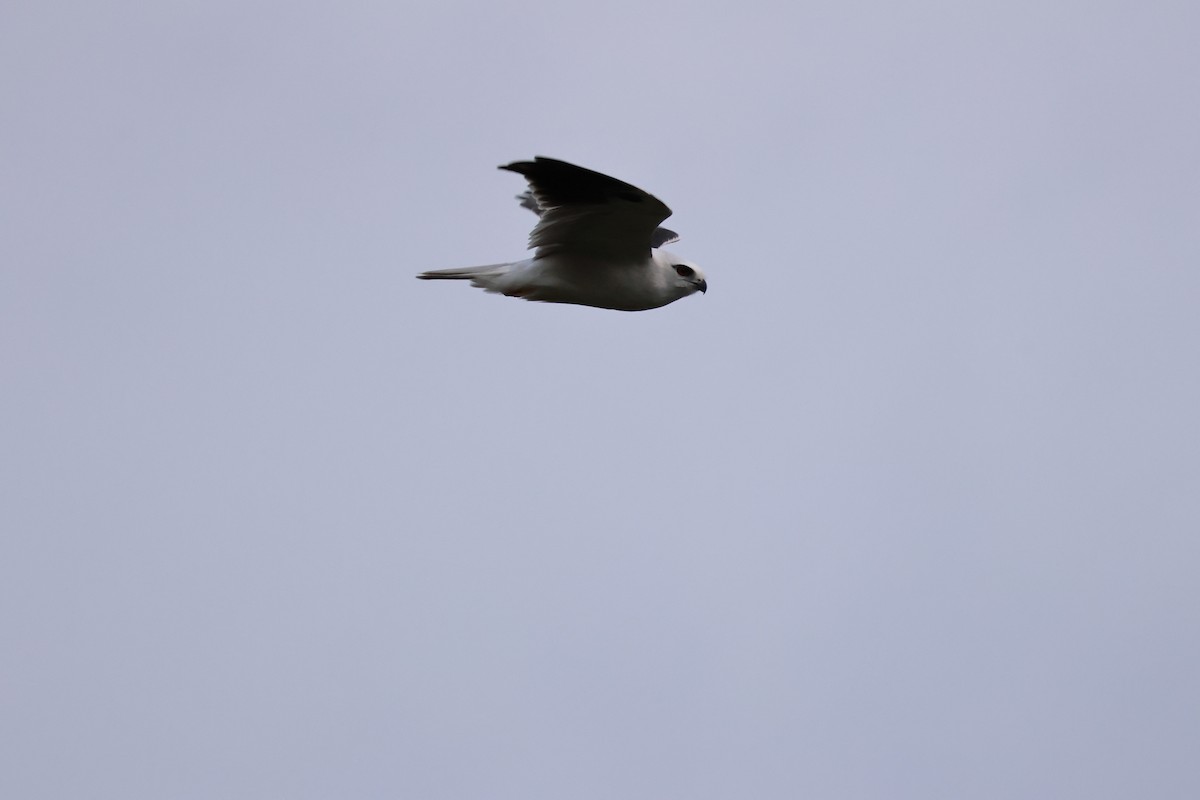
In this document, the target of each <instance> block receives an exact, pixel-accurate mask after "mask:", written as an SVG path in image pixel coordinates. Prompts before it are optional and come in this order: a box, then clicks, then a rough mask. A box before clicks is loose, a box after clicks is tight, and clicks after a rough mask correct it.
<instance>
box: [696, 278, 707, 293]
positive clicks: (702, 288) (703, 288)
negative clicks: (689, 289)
mask: <svg viewBox="0 0 1200 800" xmlns="http://www.w3.org/2000/svg"><path fill="white" fill-rule="evenodd" d="M696 288H697V289H699V290H700V294H708V281H706V280H700V281H697V282H696Z"/></svg>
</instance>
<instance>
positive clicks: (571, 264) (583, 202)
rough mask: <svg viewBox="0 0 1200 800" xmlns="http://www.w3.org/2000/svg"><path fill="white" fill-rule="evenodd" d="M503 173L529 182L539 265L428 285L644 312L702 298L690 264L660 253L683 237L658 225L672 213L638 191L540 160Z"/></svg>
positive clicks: (488, 270) (476, 271) (477, 272)
mask: <svg viewBox="0 0 1200 800" xmlns="http://www.w3.org/2000/svg"><path fill="white" fill-rule="evenodd" d="M501 169H506V170H510V171H512V172H517V173H520V174H521V175H524V176H525V177H526V179H528V181H529V186H530V191H529V192H527V193H526V194H524V195H522V196H521V198H520V199H521V204H522V205H524V206H525V207H526V208H530V209H531V210H533V211H535V212H536V213H537V214H538V216H539V217H540V220H539V222H538V224H537V226H535V227H534V229H533V232H532V233H531V234H530V237H529V246H530V247H531V248H534V249H535V253H534V256H533V258H528V259H525V260H523V261H515V262H508V263H501V264H491V265H488V266H482V267H464V268H459V269H443V270H430V271H428V272H423V273H421V274H420V275H418V276H417V277H418V278H422V279H425V280H469V281H471V283H472V285H474V286H478V287H479V288H481V289H484V290H486V291H489V292H497V293H500V294H505V295H508V296H510V297H521V298H524V299H526V300H538V301H542V302H546V303H574V304H577V305H586V306H596V307H598V308H611V309H615V310H618V311H646V310H648V309H651V308H660V307H661V306H665V305H667V304H668V303H672V302H674V301H676V300H678V299H680V298H681V297H687V296H688V295H690V294H694V293H695V292H704V291H706V290H707V289H708V284H707V282H706V281H705V279H704V276H703V275H702V274H701V273H700V271H699V270H698V269H697V268H696V267H695V266H694V265H692V264H689V263H687V262H686V261H683V260H682V259H680V258H678V257H677V256H674V255H672V254H671V253H668V252H667V251H666V250H663V249H662V248H661V245H663V244H669V243H671V242H673V241H675V240H676V239H677V238H678V237H677V236H676V235H675V234H674V233H673V232H671V231H668V230H666V229H665V228H659V227H658V224H659V223H660V222H662V221H663V220H665V219H666V218H667V217H669V216H670V215H671V210H670V209H669V208H667V207H666V205H664V204H663V203H662V202H661V201H659V200H658V199H657V198H656V197H654V196H653V195H650V194H647V193H646V192H643V191H642V190H641V189H638V188H637V187H636V186H631V185H630V184H627V183H624V182H623V181H619V180H617V179H616V178H610V177H608V176H607V175H602V174H600V173H598V172H593V171H591V170H588V169H584V168H583V167H577V166H575V165H573V164H568V163H566V162H565V161H556V160H554V159H549V158H543V157H541V156H539V157H537V158H536V159H534V160H533V161H518V162H514V163H512V164H508V165H505V166H502V167H501Z"/></svg>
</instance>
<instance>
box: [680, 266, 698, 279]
mask: <svg viewBox="0 0 1200 800" xmlns="http://www.w3.org/2000/svg"><path fill="white" fill-rule="evenodd" d="M675 272H676V274H678V275H679V277H681V278H690V277H692V276H693V275H695V274H696V270H694V269H692V268H691V267H689V266H688V265H687V264H676V265H675Z"/></svg>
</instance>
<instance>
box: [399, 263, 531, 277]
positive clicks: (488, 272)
mask: <svg viewBox="0 0 1200 800" xmlns="http://www.w3.org/2000/svg"><path fill="white" fill-rule="evenodd" d="M508 266H509V265H508V264H487V265H485V266H482V267H458V268H456V269H431V270H427V271H425V272H422V273H421V274H420V275H418V276H417V277H418V278H420V279H421V280H423V281H471V280H475V279H476V278H493V277H495V276H497V275H503V274H504V273H505V272H507V271H508V270H507V268H508Z"/></svg>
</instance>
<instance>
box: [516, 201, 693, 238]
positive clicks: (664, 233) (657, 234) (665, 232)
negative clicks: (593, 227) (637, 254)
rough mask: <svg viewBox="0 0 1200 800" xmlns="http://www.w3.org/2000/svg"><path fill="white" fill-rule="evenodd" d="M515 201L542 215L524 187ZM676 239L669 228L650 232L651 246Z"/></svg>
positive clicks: (675, 235)
mask: <svg viewBox="0 0 1200 800" xmlns="http://www.w3.org/2000/svg"><path fill="white" fill-rule="evenodd" d="M517 202H518V203H520V204H521V208H528V209H529V210H530V211H532V212H533V213H535V214H537V215H538V216H539V217H540V216H541V215H542V207H541V206H539V205H538V201H537V198H536V197H534V196H533V192H531V191H530V190H528V189H526V190H525V191H523V192H521V193H520V194H519V195H517ZM678 241H679V234H678V233H676V232H675V231H673V230H670V229H669V228H655V229H654V233H652V234H650V246H651V247H666V246H667V245H669V244H671V243H672V242H678Z"/></svg>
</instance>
